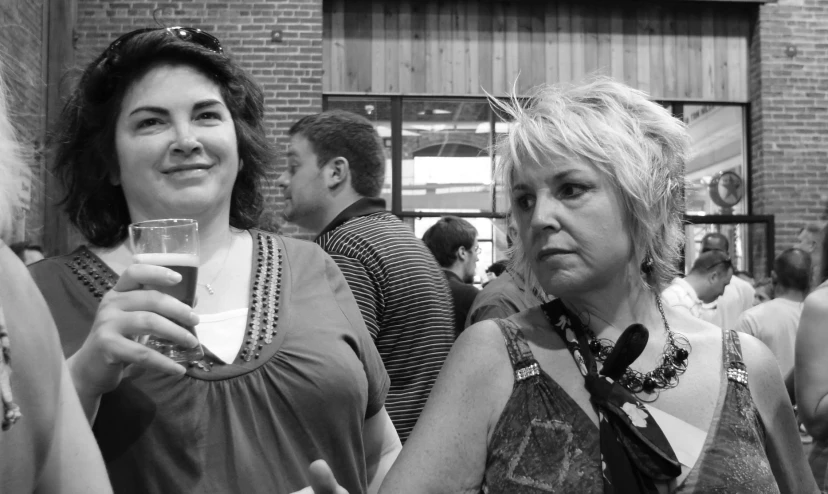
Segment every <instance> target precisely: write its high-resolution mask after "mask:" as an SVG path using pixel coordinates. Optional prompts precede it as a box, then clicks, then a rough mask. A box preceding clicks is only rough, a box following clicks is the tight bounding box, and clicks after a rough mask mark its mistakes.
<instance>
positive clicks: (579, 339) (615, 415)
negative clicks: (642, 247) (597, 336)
mask: <svg viewBox="0 0 828 494" xmlns="http://www.w3.org/2000/svg"><path fill="white" fill-rule="evenodd" d="M542 308H543V312H544V314H545V315H546V317H547V319H548V320H549V322H550V324H551V325H552V328H553V329H554V330H555V331H556V332H557V333H558V335H559V336H560V338H561V340H563V342H564V343H565V344H566V346H567V348H569V351H570V352H571V353H572V358H574V359H575V363H576V364H577V365H578V369H579V370H580V371H581V374H582V375H583V376H584V385H585V387H586V389H587V391H589V394H590V401H591V402H592V405H593V406H594V407H595V410H596V412H597V413H598V420H599V433H600V441H601V468H602V471H603V477H604V494H653V493H657V492H658V490H657V489H656V487H655V483H656V482H667V481H669V480H671V479H674V478H676V477H678V476H679V475H680V474H681V464H680V463H679V462H678V460H677V459H676V455H675V453H674V452H673V448H672V447H670V443H669V442H668V441H667V438H666V437H664V433H663V432H661V429H660V428H659V426H658V424H657V423H656V422H655V420H654V419H653V418H652V417H651V416H650V414H649V413H648V412H647V409H646V408H645V407H644V405H643V404H642V403H641V402H640V401H639V400H638V399H637V398H636V397H635V395H633V394H632V393H631V392H630V391H629V390H627V388H625V387H623V386H621V385H620V384H619V383H617V382H615V381H614V380H613V379H611V378H609V377H607V376H605V375H601V374H599V373H598V370H597V368H598V367H597V364H596V362H595V359H594V358H593V356H592V353H591V352H590V351H589V345H588V342H587V339H586V330H585V328H584V327H583V325H582V324H581V321H580V319H578V318H577V317H574V316H572V315H571V314H570V313H569V311H568V310H567V309H566V307H565V306H564V304H563V302H561V301H560V300H553V301H552V302H548V303H546V304H544V305H543V306H542ZM641 329H643V330H644V331H646V329H644V328H643V327H642V328H641ZM645 338H646V336H645ZM645 341H646V340H645ZM616 345H617V346H619V347H621V346H623V345H622V344H621V342H620V340H619V342H618V343H617V344H616ZM581 349H584V351H581ZM619 351H620V352H623V349H621V348H619ZM638 354H640V351H639V352H638ZM636 356H637V355H636ZM632 360H634V357H633V358H632ZM608 363H609V358H608V359H607V364H608ZM607 364H605V366H606V365H607Z"/></svg>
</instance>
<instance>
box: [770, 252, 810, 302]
mask: <svg viewBox="0 0 828 494" xmlns="http://www.w3.org/2000/svg"><path fill="white" fill-rule="evenodd" d="M773 272H774V273H776V283H777V284H778V285H779V286H781V287H782V288H787V289H791V290H797V291H800V292H807V291H808V289H809V288H810V286H811V254H809V253H807V252H805V251H804V250H802V249H797V248H795V247H794V248H790V249H785V250H783V251H782V253H781V254H779V256H777V257H776V259H774V261H773Z"/></svg>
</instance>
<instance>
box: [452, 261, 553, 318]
mask: <svg viewBox="0 0 828 494" xmlns="http://www.w3.org/2000/svg"><path fill="white" fill-rule="evenodd" d="M530 278H533V277H532V276H530ZM546 299H547V298H546V296H545V295H544V294H543V288H541V287H540V285H539V284H537V283H534V284H530V283H527V282H526V280H525V279H524V278H523V275H521V274H520V273H518V272H516V271H514V270H511V269H509V268H506V270H504V271H503V273H502V274H501V275H500V276H498V277H497V278H495V279H493V280H492V281H490V282H489V283H487V284H486V286H484V287H483V289H482V290H480V293H479V294H478V295H477V298H475V299H474V303H473V304H472V305H471V307H470V308H469V315H468V317H467V318H466V327H469V326H471V325H472V324H475V323H478V322H480V321H485V320H487V319H501V318H505V317H509V316H511V315H512V314H517V313H518V312H521V311H524V310H526V309H529V308H531V307H537V306H538V305H541V304H542V303H544V302H545V301H546Z"/></svg>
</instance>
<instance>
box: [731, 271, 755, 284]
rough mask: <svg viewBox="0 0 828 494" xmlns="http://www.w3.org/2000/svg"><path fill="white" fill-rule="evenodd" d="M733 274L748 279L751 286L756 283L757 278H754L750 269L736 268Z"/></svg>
mask: <svg viewBox="0 0 828 494" xmlns="http://www.w3.org/2000/svg"><path fill="white" fill-rule="evenodd" d="M733 276H737V277H739V278H741V279H743V280H745V281H747V282H748V283H750V285H751V286H755V285H756V280H755V279H753V273H751V272H750V271H742V270H736V271H734V272H733Z"/></svg>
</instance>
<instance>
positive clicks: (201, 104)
mask: <svg viewBox="0 0 828 494" xmlns="http://www.w3.org/2000/svg"><path fill="white" fill-rule="evenodd" d="M216 105H220V106H224V103H222V102H221V101H219V100H217V99H205V100H201V101H197V102H196V103H195V104H194V105H193V110H195V111H198V110H202V109H204V108H208V107H211V106H216ZM139 112H149V113H158V114H161V115H169V114H170V111H169V110H167V109H166V108H163V107H160V106H139V107H138V108H136V109H134V110H132V111H131V112H129V116H130V117H131V116H132V115H135V114H136V113H139Z"/></svg>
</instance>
